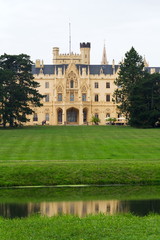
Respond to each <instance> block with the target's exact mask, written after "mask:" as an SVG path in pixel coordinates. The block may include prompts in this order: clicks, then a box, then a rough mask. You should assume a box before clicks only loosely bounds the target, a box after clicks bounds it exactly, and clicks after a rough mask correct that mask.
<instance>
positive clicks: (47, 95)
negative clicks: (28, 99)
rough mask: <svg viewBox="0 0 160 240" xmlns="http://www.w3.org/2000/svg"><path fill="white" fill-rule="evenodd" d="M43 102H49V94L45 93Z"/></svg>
mask: <svg viewBox="0 0 160 240" xmlns="http://www.w3.org/2000/svg"><path fill="white" fill-rule="evenodd" d="M45 102H49V94H46V96H45Z"/></svg>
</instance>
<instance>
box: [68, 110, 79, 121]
mask: <svg viewBox="0 0 160 240" xmlns="http://www.w3.org/2000/svg"><path fill="white" fill-rule="evenodd" d="M78 115H79V112H78V110H77V109H76V108H69V109H68V110H67V123H68V124H78V117H79V116H78Z"/></svg>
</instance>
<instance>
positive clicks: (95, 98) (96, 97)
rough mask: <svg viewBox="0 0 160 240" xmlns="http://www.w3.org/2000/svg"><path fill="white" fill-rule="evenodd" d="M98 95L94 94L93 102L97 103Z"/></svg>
mask: <svg viewBox="0 0 160 240" xmlns="http://www.w3.org/2000/svg"><path fill="white" fill-rule="evenodd" d="M98 97H99V96H98V94H96V95H95V96H94V100H95V102H98Z"/></svg>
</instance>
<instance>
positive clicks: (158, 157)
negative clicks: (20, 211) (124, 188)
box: [0, 126, 160, 186]
mask: <svg viewBox="0 0 160 240" xmlns="http://www.w3.org/2000/svg"><path fill="white" fill-rule="evenodd" d="M0 169H1V171H0V186H17V185H22V186H26V185H69V184H110V183H111V184H115V183H116V184H119V183H122V184H159V183H160V129H134V128H130V127H121V126H61V127H58V126H56V127H52V126H41V127H26V128H22V129H7V130H3V129H1V130H0Z"/></svg>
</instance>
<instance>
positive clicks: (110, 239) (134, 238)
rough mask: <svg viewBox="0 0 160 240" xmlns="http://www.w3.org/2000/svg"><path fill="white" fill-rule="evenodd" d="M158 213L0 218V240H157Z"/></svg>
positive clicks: (159, 231)
mask: <svg viewBox="0 0 160 240" xmlns="http://www.w3.org/2000/svg"><path fill="white" fill-rule="evenodd" d="M159 226H160V216H158V215H157V216H156V215H155V216H154V215H150V216H146V217H143V218H142V217H136V216H132V215H119V216H104V215H98V216H87V217H85V218H78V217H74V216H59V217H52V218H47V217H38V216H34V217H30V218H26V219H13V220H11V219H0V239H1V240H18V239H20V240H159V239H160V227H159Z"/></svg>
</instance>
